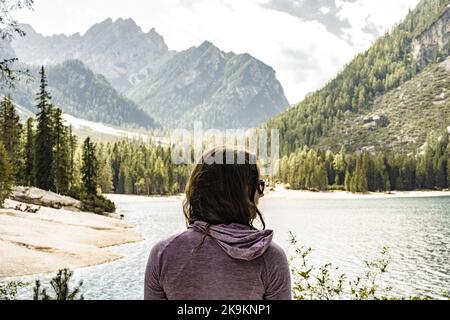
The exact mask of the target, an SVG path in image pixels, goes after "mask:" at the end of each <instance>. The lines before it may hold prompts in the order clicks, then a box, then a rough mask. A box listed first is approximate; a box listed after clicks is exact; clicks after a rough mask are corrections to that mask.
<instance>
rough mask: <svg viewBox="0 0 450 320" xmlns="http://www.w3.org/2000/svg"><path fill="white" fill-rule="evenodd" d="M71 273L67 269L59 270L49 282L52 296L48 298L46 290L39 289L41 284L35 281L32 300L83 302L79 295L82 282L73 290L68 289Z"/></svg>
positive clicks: (81, 296)
mask: <svg viewBox="0 0 450 320" xmlns="http://www.w3.org/2000/svg"><path fill="white" fill-rule="evenodd" d="M72 275H73V272H72V271H70V270H68V269H63V270H59V271H58V273H57V274H56V276H55V277H54V278H53V279H52V280H51V281H50V285H51V287H52V290H53V293H54V296H50V295H49V294H48V293H47V290H46V289H42V288H41V283H40V281H39V280H36V283H35V287H34V288H33V300H84V297H83V295H79V294H80V290H81V287H82V286H83V281H80V282H79V284H78V286H76V287H75V289H73V290H71V289H70V287H69V282H70V278H71V277H72Z"/></svg>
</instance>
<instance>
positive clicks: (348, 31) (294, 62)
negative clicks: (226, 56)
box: [16, 0, 419, 103]
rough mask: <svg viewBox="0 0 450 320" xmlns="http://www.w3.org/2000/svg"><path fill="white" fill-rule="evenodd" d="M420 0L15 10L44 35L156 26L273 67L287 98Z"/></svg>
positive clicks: (194, 1) (101, 1)
mask: <svg viewBox="0 0 450 320" xmlns="http://www.w3.org/2000/svg"><path fill="white" fill-rule="evenodd" d="M418 2H419V0H145V1H144V0H126V1H124V0H35V6H34V11H33V12H32V11H22V12H20V13H18V14H16V17H17V18H18V19H19V21H20V22H24V23H29V24H31V25H32V26H33V27H34V28H35V29H36V30H37V31H38V32H40V33H43V34H45V35H51V34H60V33H65V34H72V33H76V32H80V33H84V32H86V30H87V29H88V28H89V27H90V26H92V25H93V24H95V23H97V22H100V21H102V20H104V19H106V18H109V17H111V18H113V19H116V18H119V17H123V18H130V17H131V18H133V19H134V20H135V21H136V23H137V24H138V25H139V26H141V28H142V29H143V30H144V31H145V32H147V31H148V30H150V29H151V28H153V27H154V28H155V29H156V31H157V32H159V33H160V34H161V35H162V36H163V37H164V39H165V40H166V42H167V44H168V46H169V48H170V49H171V50H178V51H179V50H184V49H187V48H189V47H191V46H194V45H199V44H201V43H202V42H203V41H204V40H209V41H211V42H213V43H214V44H215V45H216V46H218V47H219V48H220V49H222V50H224V51H234V52H235V53H244V52H248V53H250V54H251V55H253V56H254V57H256V58H258V59H260V60H262V61H263V62H265V63H267V64H268V65H270V66H272V67H273V68H274V69H275V70H276V72H277V78H278V79H279V80H280V82H281V84H282V85H283V87H284V90H285V93H286V96H287V98H288V100H289V101H290V102H291V103H296V102H299V101H300V100H301V99H302V98H303V97H304V96H305V95H306V94H308V93H310V92H311V91H314V90H315V89H318V88H320V86H322V85H323V84H324V83H325V82H326V81H327V80H329V79H330V77H332V76H334V75H335V74H336V72H337V71H339V70H340V69H342V67H343V66H344V65H345V64H346V63H347V62H349V61H350V59H351V58H352V57H353V56H354V55H356V54H357V53H358V52H361V51H363V50H365V49H367V48H368V47H369V46H370V44H371V43H372V42H373V41H374V39H375V38H376V37H377V36H378V35H380V34H382V33H383V32H385V31H386V30H388V29H389V28H391V27H392V26H393V25H394V24H395V23H397V22H399V21H400V20H401V19H402V18H403V17H404V16H405V15H406V14H407V12H408V9H409V8H414V6H415V5H416V4H417V3H418Z"/></svg>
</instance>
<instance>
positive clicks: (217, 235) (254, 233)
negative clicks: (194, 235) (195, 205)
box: [189, 221, 273, 261]
mask: <svg viewBox="0 0 450 320" xmlns="http://www.w3.org/2000/svg"><path fill="white" fill-rule="evenodd" d="M207 226H208V223H206V222H204V221H196V222H195V223H193V224H191V225H190V226H189V228H191V229H194V230H196V231H198V232H200V233H202V234H204V233H205V231H206V228H207ZM208 236H210V237H211V238H213V239H214V240H215V241H216V242H217V243H218V244H219V246H220V247H221V248H222V249H223V250H224V251H225V252H226V253H227V254H228V255H229V256H230V257H232V258H234V259H238V260H245V261H251V260H254V259H256V258H259V257H260V256H262V255H263V254H264V253H265V252H266V250H267V249H268V248H269V246H270V244H271V242H272V238H273V231H272V230H254V229H252V228H250V227H249V226H246V225H243V224H238V223H231V224H219V225H210V227H209V231H208Z"/></svg>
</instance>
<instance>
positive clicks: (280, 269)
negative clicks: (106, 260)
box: [144, 221, 291, 300]
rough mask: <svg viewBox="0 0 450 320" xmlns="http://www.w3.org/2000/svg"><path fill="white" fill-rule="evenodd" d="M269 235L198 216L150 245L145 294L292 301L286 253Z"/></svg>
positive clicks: (170, 297) (149, 297)
mask: <svg viewBox="0 0 450 320" xmlns="http://www.w3.org/2000/svg"><path fill="white" fill-rule="evenodd" d="M206 232H207V233H206ZM205 235H206V236H205ZM272 238H273V231H272V230H255V229H252V228H251V227H249V226H246V225H242V224H237V223H231V224H220V225H211V226H209V228H208V224H207V223H206V222H203V221H197V222H195V223H194V224H192V225H190V226H189V228H188V230H186V231H185V232H183V233H180V234H177V235H174V236H172V237H170V238H168V239H166V240H163V241H161V242H159V243H157V244H156V245H155V246H154V247H153V248H152V250H151V252H150V256H149V259H148V263H147V268H146V272H145V287H144V298H145V299H147V300H166V299H168V300H272V299H273V300H290V299H291V278H290V271H289V265H288V261H287V257H286V254H285V253H284V251H283V249H282V248H280V247H279V246H278V245H277V244H275V243H274V242H273V241H272Z"/></svg>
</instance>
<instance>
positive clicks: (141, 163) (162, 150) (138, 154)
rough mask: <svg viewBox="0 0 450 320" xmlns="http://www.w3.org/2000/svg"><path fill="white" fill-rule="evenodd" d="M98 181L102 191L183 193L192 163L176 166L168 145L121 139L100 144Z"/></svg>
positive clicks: (147, 193)
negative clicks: (162, 145) (112, 142)
mask: <svg viewBox="0 0 450 320" xmlns="http://www.w3.org/2000/svg"><path fill="white" fill-rule="evenodd" d="M97 158H98V160H99V164H100V165H99V167H100V171H99V176H98V182H99V185H100V187H101V190H102V191H103V192H106V193H109V192H115V193H121V194H137V195H167V194H178V193H181V192H184V189H185V186H186V181H187V178H188V175H189V173H190V166H188V165H176V164H174V163H173V162H172V160H171V151H170V149H169V148H168V147H161V146H155V145H152V144H142V143H138V142H132V141H125V140H124V141H120V142H116V143H114V144H111V143H107V144H104V143H98V144H97Z"/></svg>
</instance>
